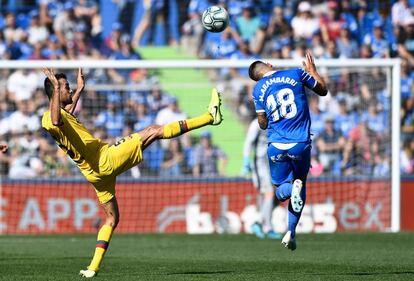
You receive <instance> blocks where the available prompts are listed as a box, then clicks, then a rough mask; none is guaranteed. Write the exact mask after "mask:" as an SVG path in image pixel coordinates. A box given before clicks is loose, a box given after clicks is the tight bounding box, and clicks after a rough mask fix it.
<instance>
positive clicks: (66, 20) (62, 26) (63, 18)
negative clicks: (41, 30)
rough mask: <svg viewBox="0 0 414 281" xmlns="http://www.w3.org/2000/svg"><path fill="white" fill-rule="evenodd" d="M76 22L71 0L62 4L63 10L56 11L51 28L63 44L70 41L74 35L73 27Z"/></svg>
mask: <svg viewBox="0 0 414 281" xmlns="http://www.w3.org/2000/svg"><path fill="white" fill-rule="evenodd" d="M76 23H77V18H76V17H75V12H74V5H73V3H72V2H70V1H67V2H65V4H64V5H63V12H62V13H58V14H57V15H56V17H55V19H54V21H53V30H54V32H55V34H56V36H57V38H58V40H59V42H60V44H62V45H63V46H64V45H65V44H66V43H67V42H68V41H72V40H73V37H74V34H73V33H74V29H75V25H76Z"/></svg>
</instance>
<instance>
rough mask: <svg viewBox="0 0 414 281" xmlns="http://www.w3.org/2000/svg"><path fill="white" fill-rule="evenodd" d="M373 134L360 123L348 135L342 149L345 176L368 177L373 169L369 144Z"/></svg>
mask: <svg viewBox="0 0 414 281" xmlns="http://www.w3.org/2000/svg"><path fill="white" fill-rule="evenodd" d="M374 139H375V134H373V132H372V131H370V129H369V128H368V126H367V124H366V123H364V122H361V123H359V124H358V126H357V127H355V128H353V129H352V130H351V131H350V133H349V138H348V139H347V141H346V144H345V147H344V154H343V158H342V164H341V166H342V169H343V172H344V174H345V175H364V174H365V175H370V174H371V171H372V168H373V155H372V151H371V144H372V142H373V140H374Z"/></svg>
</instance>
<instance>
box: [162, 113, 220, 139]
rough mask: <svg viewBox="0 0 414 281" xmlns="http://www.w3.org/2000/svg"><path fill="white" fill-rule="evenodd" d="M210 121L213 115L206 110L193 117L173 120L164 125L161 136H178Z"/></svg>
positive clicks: (166, 137) (165, 137) (167, 137)
mask: <svg viewBox="0 0 414 281" xmlns="http://www.w3.org/2000/svg"><path fill="white" fill-rule="evenodd" d="M212 122H213V117H212V116H211V114H210V113H208V112H207V113H205V114H203V115H201V116H198V117H195V118H191V119H186V120H181V121H175V122H172V123H169V124H167V125H165V126H164V132H163V138H164V139H170V138H174V137H178V136H180V135H182V134H184V133H186V132H188V131H191V130H194V129H197V128H200V127H203V126H206V125H209V124H211V123H212Z"/></svg>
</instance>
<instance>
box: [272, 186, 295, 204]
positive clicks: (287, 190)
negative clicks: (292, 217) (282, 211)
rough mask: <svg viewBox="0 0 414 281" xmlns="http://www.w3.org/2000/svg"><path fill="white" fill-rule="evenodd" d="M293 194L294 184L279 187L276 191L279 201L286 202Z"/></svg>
mask: <svg viewBox="0 0 414 281" xmlns="http://www.w3.org/2000/svg"><path fill="white" fill-rule="evenodd" d="M291 194H292V184H291V183H289V182H287V183H283V184H281V185H279V186H278V188H277V189H276V197H277V199H278V200H279V201H282V202H283V201H285V200H286V199H289V198H290V195H291Z"/></svg>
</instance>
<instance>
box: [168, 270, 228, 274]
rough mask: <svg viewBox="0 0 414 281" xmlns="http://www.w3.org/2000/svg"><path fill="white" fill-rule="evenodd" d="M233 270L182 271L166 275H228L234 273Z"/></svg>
mask: <svg viewBox="0 0 414 281" xmlns="http://www.w3.org/2000/svg"><path fill="white" fill-rule="evenodd" d="M234 272H235V271H234V270H217V271H183V272H171V273H167V275H192V274H197V275H199V274H200V275H201V274H205V275H208V274H212V275H213V274H228V273H234Z"/></svg>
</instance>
